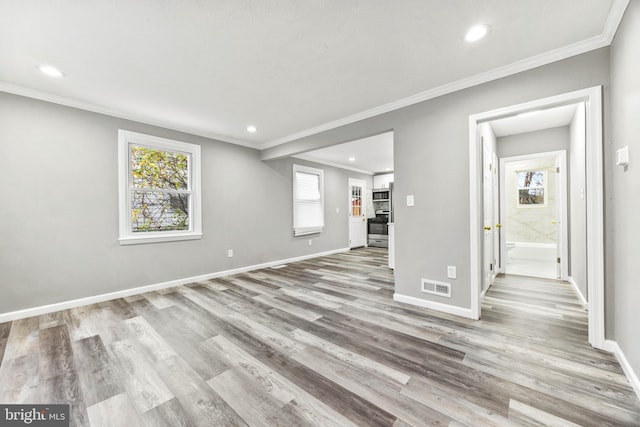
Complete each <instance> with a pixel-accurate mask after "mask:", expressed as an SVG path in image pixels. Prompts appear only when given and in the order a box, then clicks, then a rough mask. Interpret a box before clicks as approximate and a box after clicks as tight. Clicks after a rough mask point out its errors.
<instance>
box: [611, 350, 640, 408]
mask: <svg viewBox="0 0 640 427" xmlns="http://www.w3.org/2000/svg"><path fill="white" fill-rule="evenodd" d="M604 349H605V350H606V351H610V352H611V353H613V354H614V355H615V356H616V359H618V362H619V363H620V366H621V367H622V370H623V371H624V373H625V375H626V376H627V379H628V380H629V383H630V384H631V387H632V388H633V391H635V392H636V395H637V396H638V399H640V379H638V376H637V375H636V373H635V371H634V370H633V368H632V367H631V365H630V364H629V361H628V360H627V358H626V356H625V355H624V353H623V352H622V349H621V348H620V346H619V345H618V343H617V342H616V341H612V340H606V341H605V342H604Z"/></svg>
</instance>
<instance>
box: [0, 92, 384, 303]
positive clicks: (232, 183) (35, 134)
mask: <svg viewBox="0 0 640 427" xmlns="http://www.w3.org/2000/svg"><path fill="white" fill-rule="evenodd" d="M119 128H122V129H127V130H132V131H136V132H142V133H147V134H151V135H156V136H160V137H165V138H171V139H177V140H181V141H185V142H191V143H194V144H199V145H201V146H202V197H203V207H202V214H203V233H204V237H203V238H202V239H201V240H191V241H182V242H164V243H155V244H143V245H130V246H120V245H119V244H118V188H117V182H118V173H117V171H118V165H117V149H118V129H119ZM296 163H300V164H306V165H311V166H315V167H319V168H321V169H324V171H325V224H326V226H325V231H324V232H323V233H322V234H320V235H313V236H308V237H304V238H294V237H293V233H292V212H291V210H292V208H291V205H292V178H291V177H292V164H293V160H292V159H283V160H277V161H271V162H262V161H261V160H260V153H259V152H258V151H256V150H253V149H249V148H244V147H240V146H236V145H231V144H227V143H223V142H218V141H214V140H210V139H206V138H201V137H197V136H193V135H187V134H183V133H179V132H174V131H169V130H166V129H162V128H158V127H153V126H148V125H143V124H140V123H135V122H131V121H127V120H122V119H118V118H113V117H108V116H104V115H100V114H95V113H91V112H86V111H81V110H77V109H73V108H68V107H63V106H60V105H55V104H50V103H46V102H42V101H37V100H33V99H29V98H23V97H20V96H15V95H10V94H7V93H3V92H0V192H1V194H2V195H3V196H2V202H1V203H0V236H1V237H0V289H2V298H0V313H5V312H10V311H14V310H18V309H23V308H28V307H34V306H40V305H45V304H51V303H55V302H61V301H68V300H72V299H76V298H82V297H88V296H93V295H98V294H103V293H108V292H114V291H118V290H123V289H128V288H134V287H139V286H143V285H149V284H155V283H160V282H165V281H170V280H176V279H182V278H187V277H192V276H196V275H202V274H208V273H214V272H217V271H223V270H228V269H232V268H238V267H243V266H249V265H254V264H258V263H263V262H268V261H276V260H280V259H286V258H291V257H296V256H302V255H306V254H312V253H317V252H322V251H328V250H334V249H339V248H346V247H348V246H349V245H348V218H347V213H348V183H347V181H348V177H350V176H351V177H355V178H360V179H365V180H366V181H367V185H368V187H369V188H371V185H372V182H373V180H372V177H371V176H366V175H361V174H357V173H354V172H349V171H345V170H342V169H337V168H333V167H329V166H325V165H314V164H313V163H309V162H306V161H303V160H296ZM336 208H340V213H336ZM309 238H311V239H313V246H308V244H307V241H308V239H309ZM227 249H233V250H234V257H233V258H227V256H226V252H227Z"/></svg>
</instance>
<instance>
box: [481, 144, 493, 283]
mask: <svg viewBox="0 0 640 427" xmlns="http://www.w3.org/2000/svg"><path fill="white" fill-rule="evenodd" d="M482 153H483V155H482V177H483V180H482V182H483V187H482V189H483V199H484V214H483V217H484V218H483V219H484V221H483V222H484V268H483V280H482V292H486V291H487V289H489V286H490V285H491V283H493V256H494V253H493V225H494V224H493V171H492V169H493V168H492V166H491V162H492V159H493V156H492V153H491V150H490V149H489V145H488V144H487V143H486V141H484V139H483V141H482Z"/></svg>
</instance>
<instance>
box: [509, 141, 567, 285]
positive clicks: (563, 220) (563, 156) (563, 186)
mask: <svg viewBox="0 0 640 427" xmlns="http://www.w3.org/2000/svg"><path fill="white" fill-rule="evenodd" d="M550 157H553V158H554V159H560V173H559V174H558V179H557V182H556V185H557V186H558V187H557V188H558V190H559V192H560V194H561V195H562V199H561V200H560V206H558V211H559V213H560V215H559V219H560V233H561V236H562V237H561V239H560V242H559V243H558V244H559V245H560V248H559V249H560V258H561V259H562V260H563V261H562V262H561V263H560V267H561V272H560V279H561V280H568V278H569V241H568V238H569V213H568V200H567V199H568V196H569V193H568V187H567V150H556V151H545V152H541V153H534V154H525V155H522V156H512V157H503V158H501V159H500V188H501V189H503V191H500V196H499V198H500V213H501V215H500V220H499V221H500V223H501V224H502V226H503V227H504V226H505V223H506V218H504V217H503V215H504V212H506V194H505V191H504V189H506V185H505V167H506V164H507V163H511V162H517V161H522V160H532V159H540V158H550ZM500 253H501V254H505V255H506V253H507V236H506V233H501V234H500ZM500 265H501V271H502V272H503V273H504V267H503V266H504V261H503V260H500Z"/></svg>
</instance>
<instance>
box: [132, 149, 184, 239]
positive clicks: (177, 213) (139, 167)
mask: <svg viewBox="0 0 640 427" xmlns="http://www.w3.org/2000/svg"><path fill="white" fill-rule="evenodd" d="M130 156H131V157H130V171H131V176H130V179H131V181H130V182H131V231H132V232H134V233H136V232H149V231H173V230H188V229H189V207H190V197H191V194H190V186H189V155H188V154H184V153H179V152H172V151H165V150H159V149H154V148H147V147H141V146H131V150H130Z"/></svg>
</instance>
